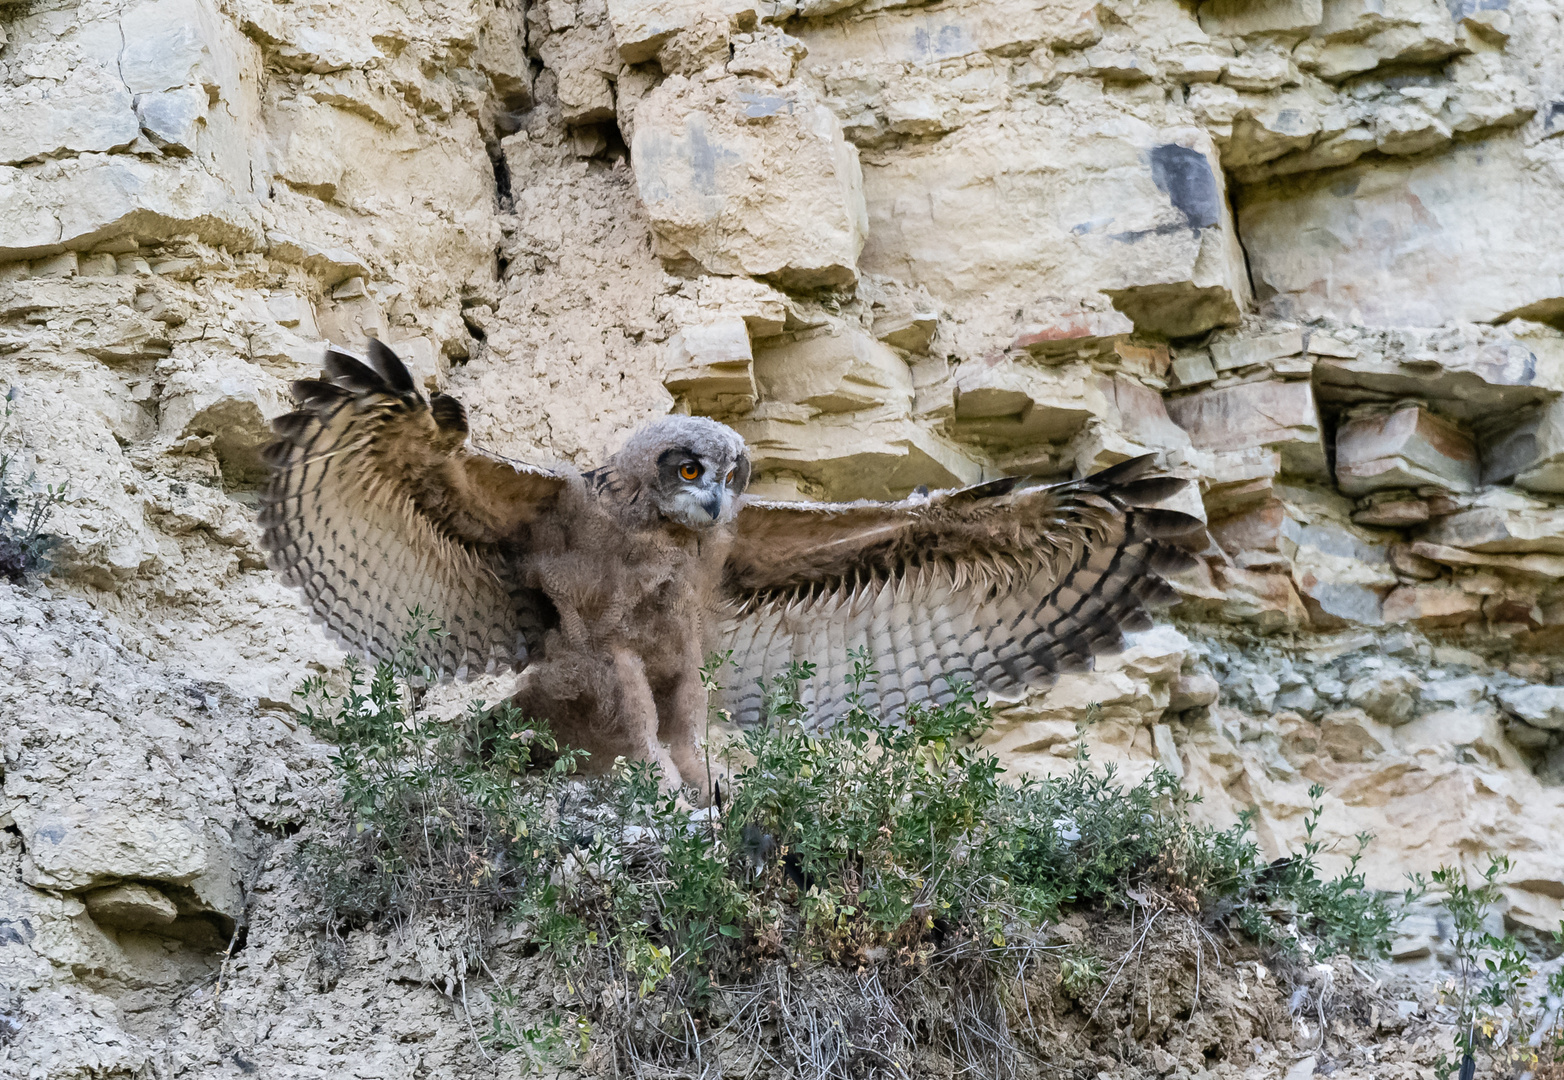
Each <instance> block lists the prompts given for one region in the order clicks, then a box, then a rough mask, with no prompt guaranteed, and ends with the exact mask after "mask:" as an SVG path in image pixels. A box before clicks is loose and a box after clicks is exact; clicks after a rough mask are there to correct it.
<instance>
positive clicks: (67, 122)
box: [0, 62, 140, 165]
mask: <svg viewBox="0 0 1564 1080" xmlns="http://www.w3.org/2000/svg"><path fill="white" fill-rule="evenodd" d="M0 109H3V110H4V111H5V115H6V123H5V124H4V126H3V128H0V164H3V165H18V164H21V163H22V162H26V161H36V160H39V159H42V158H47V157H59V156H63V155H67V154H85V153H94V152H98V153H110V152H113V151H116V150H123V149H125V148H126V147H128V146H130V144H131V143H133V142H135V141H136V137H137V136H138V135H139V134H140V125H138V124H137V122H136V114H135V112H134V110H133V109H132V107H131V96H130V93H129V92H128V91H127V90H126V88H125V83H124V82H123V81H121V80H120V78H119V76H118V74H117V73H115V72H113V71H111V70H108V69H107V68H105V67H103V66H101V65H98V64H94V63H90V62H89V63H83V64H80V65H78V66H77V67H75V68H72V69H71V71H70V72H69V74H67V75H66V76H65V78H64V79H63V80H62V81H60V82H54V81H53V80H44V79H33V80H29V81H27V82H23V83H22V84H21V85H20V86H10V87H5V88H3V89H0Z"/></svg>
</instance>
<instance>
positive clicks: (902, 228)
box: [863, 112, 1246, 339]
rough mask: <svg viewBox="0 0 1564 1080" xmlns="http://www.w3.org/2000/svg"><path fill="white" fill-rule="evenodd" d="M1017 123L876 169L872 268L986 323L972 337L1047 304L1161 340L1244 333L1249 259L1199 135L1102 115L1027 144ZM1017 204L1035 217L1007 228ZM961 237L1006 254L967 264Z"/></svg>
mask: <svg viewBox="0 0 1564 1080" xmlns="http://www.w3.org/2000/svg"><path fill="white" fill-rule="evenodd" d="M1037 122H1046V117H1045V116H1038V117H1037ZM1014 123H1016V121H1015V120H1010V119H1007V118H1004V117H1002V115H1001V114H998V113H995V112H989V113H985V114H983V115H981V116H978V117H975V118H973V119H971V120H969V121H968V122H967V123H965V124H964V125H963V126H962V127H961V128H960V129H959V130H957V131H954V132H952V133H951V134H949V135H946V136H945V137H944V138H942V139H939V140H937V141H933V142H925V143H918V144H916V145H913V146H908V147H906V148H904V149H903V150H902V152H900V153H898V154H896V155H886V156H884V157H881V158H878V159H876V160H871V161H868V162H867V163H866V166H865V172H864V185H865V187H864V190H865V196H866V199H867V204H868V210H869V219H870V223H871V228H870V232H869V240H868V243H867V244H866V246H865V248H864V255H863V266H864V268H865V269H866V270H869V271H872V272H875V273H885V274H888V275H891V276H896V277H899V278H901V279H902V280H907V281H909V282H910V283H911V284H915V285H922V286H924V287H926V288H927V289H928V290H929V292H930V294H931V295H933V296H934V297H935V298H936V299H937V300H938V301H939V302H940V303H942V304H953V303H959V304H962V305H963V306H965V307H966V308H967V309H968V310H969V311H977V312H982V313H984V316H985V323H984V324H981V325H978V326H974V327H973V328H972V329H971V330H969V331H968V332H969V333H981V334H984V335H985V337H986V338H988V339H995V338H997V337H998V336H999V335H1000V333H1001V330H1000V327H1001V326H1002V325H1005V323H1007V322H1008V321H1009V320H1008V318H1007V317H1008V316H1010V315H1011V313H1013V312H1014V311H1015V310H1017V309H1021V310H1025V309H1027V308H1033V309H1035V306H1036V304H1037V301H1036V296H1037V294H1038V292H1039V290H1040V289H1046V290H1047V291H1049V292H1051V293H1053V294H1055V295H1059V296H1061V297H1062V298H1064V300H1065V301H1066V302H1070V306H1071V307H1074V308H1076V310H1080V308H1082V307H1085V308H1087V309H1088V310H1089V309H1090V308H1091V307H1092V306H1093V305H1094V304H1097V303H1100V295H1099V294H1105V295H1106V296H1108V297H1109V298H1110V299H1111V300H1112V302H1113V304H1114V306H1115V307H1116V308H1117V309H1118V310H1119V311H1121V312H1123V313H1124V314H1125V315H1127V316H1128V317H1129V319H1130V320H1131V321H1132V322H1133V324H1134V326H1135V327H1136V328H1138V329H1141V330H1146V331H1150V332H1153V333H1161V334H1168V335H1173V336H1181V335H1187V334H1196V333H1200V332H1202V331H1204V330H1207V329H1210V328H1212V327H1214V326H1222V325H1229V324H1231V323H1235V322H1236V321H1237V316H1238V310H1239V306H1240V305H1241V304H1242V303H1243V299H1244V296H1245V289H1246V286H1245V284H1244V280H1243V275H1242V274H1241V273H1240V272H1239V271H1238V269H1237V267H1238V265H1239V261H1240V259H1241V256H1240V255H1239V254H1238V252H1237V249H1236V246H1235V243H1234V240H1235V238H1234V236H1233V234H1232V232H1231V229H1230V227H1229V225H1228V223H1227V222H1228V219H1227V211H1226V203H1225V196H1224V193H1223V186H1222V180H1221V177H1220V171H1219V170H1216V169H1215V168H1214V167H1213V166H1212V164H1211V160H1210V158H1211V151H1210V149H1209V143H1208V141H1207V140H1206V138H1205V137H1204V135H1203V134H1202V133H1199V132H1196V131H1194V130H1191V129H1179V128H1170V129H1159V128H1157V127H1154V126H1152V125H1149V124H1143V123H1140V122H1131V121H1129V120H1128V119H1127V118H1121V119H1116V120H1110V119H1109V118H1108V117H1106V116H1104V117H1103V118H1102V121H1101V123H1098V124H1093V125H1091V126H1090V127H1086V128H1084V129H1080V130H1079V131H1072V132H1071V133H1070V135H1068V136H1066V137H1063V138H1060V137H1054V138H1050V139H1038V140H1030V139H1028V140H1025V141H1023V142H1020V143H1018V142H1017V141H1016V139H1015V138H1014V137H1013V136H1012V135H1011V131H1012V125H1013V124H1014ZM1023 193H1024V194H1023ZM1017 199H1021V200H1023V204H1024V205H1026V206H1028V207H1033V208H1035V209H1032V210H1029V211H1028V212H1027V213H1025V214H1011V213H1007V212H1006V209H1005V208H1006V207H1009V206H1013V205H1016V200H1017ZM1110 206H1111V207H1112V208H1113V209H1112V211H1111V212H1106V211H1105V210H1104V207H1110ZM953 235H961V236H966V237H969V238H971V239H970V240H969V242H968V243H969V244H970V245H972V247H971V248H970V250H981V251H985V252H991V253H993V254H990V255H987V256H985V257H983V258H981V259H971V258H969V257H966V256H965V255H963V250H969V249H966V248H964V247H962V246H952V245H950V244H948V243H947V242H946V241H947V238H948V237H950V236H953ZM1047 314H1048V316H1049V318H1048V321H1049V322H1052V321H1054V320H1056V319H1059V318H1060V317H1061V316H1062V315H1063V313H1062V312H1049V313H1047Z"/></svg>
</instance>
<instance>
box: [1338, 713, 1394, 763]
mask: <svg viewBox="0 0 1564 1080" xmlns="http://www.w3.org/2000/svg"><path fill="white" fill-rule="evenodd" d="M1395 745H1396V743H1395V736H1394V735H1393V734H1392V733H1391V729H1390V728H1388V727H1386V726H1385V725H1384V724H1380V723H1376V722H1375V721H1373V720H1370V719H1369V718H1368V715H1367V714H1366V713H1364V712H1363V710H1361V709H1345V710H1342V711H1339V712H1328V713H1326V714H1325V715H1324V716H1323V717H1321V718H1320V749H1321V750H1323V751H1325V753H1327V754H1329V755H1330V756H1331V757H1332V758H1334V759H1335V760H1337V761H1343V762H1362V761H1370V760H1372V759H1374V758H1376V757H1379V756H1380V755H1381V754H1383V753H1385V752H1386V751H1387V750H1390V749H1392V748H1393V747H1394V746H1395Z"/></svg>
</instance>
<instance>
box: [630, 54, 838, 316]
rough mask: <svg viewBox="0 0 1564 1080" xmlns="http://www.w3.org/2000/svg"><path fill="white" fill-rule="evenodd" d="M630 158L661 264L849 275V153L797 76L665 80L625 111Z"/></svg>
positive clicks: (801, 284)
mask: <svg viewBox="0 0 1564 1080" xmlns="http://www.w3.org/2000/svg"><path fill="white" fill-rule="evenodd" d="M632 160H633V161H634V163H635V166H634V167H635V176H636V183H637V185H638V188H639V190H640V195H641V201H642V202H643V203H644V204H645V206H646V212H647V215H648V216H649V217H650V218H651V223H652V229H653V232H654V233H655V234H656V237H657V241H658V254H659V255H661V256H662V258H663V259H664V260H665V261H667V262H669V263H672V264H675V265H678V264H681V263H683V264H688V263H691V262H693V263H695V264H698V265H699V266H700V267H701V268H703V269H704V270H706V271H708V272H710V273H716V274H745V275H749V276H751V277H762V278H767V279H769V280H771V281H774V282H776V283H777V284H779V285H782V286H784V287H787V288H793V289H819V288H848V287H851V286H852V285H853V284H855V283H856V282H857V280H858V253H859V251H860V249H861V248H862V247H863V242H864V236H865V234H866V232H867V230H868V219H867V217H866V216H865V212H864V201H863V179H862V174H861V173H860V170H859V167H858V151H857V150H856V149H855V148H854V147H853V146H851V145H850V144H849V143H847V142H846V141H845V140H844V139H843V138H842V126H841V124H840V123H838V121H837V119H836V116H835V115H834V114H833V113H832V112H831V111H830V110H829V109H827V108H826V107H825V106H824V105H823V104H821V103H820V102H819V100H817V99H816V97H815V95H814V92H813V91H812V90H810V89H809V88H808V87H806V86H805V85H803V84H802V83H799V82H794V83H790V84H788V85H787V86H785V87H781V88H778V87H775V86H771V85H768V84H765V83H758V82H753V81H750V80H744V79H739V78H726V79H721V80H718V81H717V82H713V83H708V82H693V81H691V80H689V79H686V78H683V77H680V76H675V77H673V78H670V79H668V80H666V81H665V82H663V83H662V84H661V85H660V86H658V87H657V89H655V90H653V91H652V92H651V93H650V94H648V95H647V96H646V98H645V99H644V100H643V101H642V102H641V105H640V108H639V109H638V110H637V111H636V114H635V137H634V149H633V153H632Z"/></svg>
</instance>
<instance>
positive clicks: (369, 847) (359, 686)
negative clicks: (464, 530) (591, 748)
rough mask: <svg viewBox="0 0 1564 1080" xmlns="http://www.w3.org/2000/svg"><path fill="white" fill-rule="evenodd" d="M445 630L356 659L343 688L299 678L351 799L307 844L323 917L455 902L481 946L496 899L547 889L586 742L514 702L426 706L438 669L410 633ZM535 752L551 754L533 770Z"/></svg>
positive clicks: (472, 940)
mask: <svg viewBox="0 0 1564 1080" xmlns="http://www.w3.org/2000/svg"><path fill="white" fill-rule="evenodd" d="M438 633H439V631H438V630H437V629H436V628H434V627H432V626H429V625H423V626H421V627H420V628H419V629H417V630H415V631H414V632H413V633H412V634H411V635H410V636H409V641H408V648H407V650H406V651H405V653H404V655H403V657H402V658H400V659H399V660H397V661H396V662H391V663H382V664H380V665H378V666H377V667H376V669H375V671H374V672H373V674H372V675H366V673H365V671H364V669H363V667H362V665H361V664H359V662H358V661H356V660H355V659H352V658H349V660H348V661H347V662H346V664H345V666H344V671H343V679H342V685H341V686H340V688H337V689H334V688H333V686H332V684H331V683H330V682H329V681H328V680H327V679H325V678H324V677H322V676H316V677H314V678H311V679H308V680H306V681H305V682H304V684H303V685H302V686H301V687H300V688H299V690H298V691H297V696H298V697H299V699H300V711H301V713H302V715H303V718H304V722H305V724H306V725H307V726H308V727H309V728H310V730H311V731H313V732H314V733H315V734H316V735H318V736H320V737H322V738H324V739H326V740H328V741H329V742H332V743H334V744H335V746H336V750H335V752H334V753H333V755H332V758H331V762H332V765H333V767H334V769H335V770H336V772H337V775H338V777H339V779H340V781H341V788H342V798H343V803H344V806H345V809H346V811H347V815H346V820H345V821H343V822H341V823H340V824H339V825H338V827H336V828H335V829H334V830H333V831H332V832H331V833H330V834H329V835H328V836H326V837H324V838H317V839H312V840H309V841H307V842H305V843H304V844H302V845H301V846H300V849H299V857H300V860H301V869H302V872H303V875H304V878H305V880H306V882H307V883H308V884H309V885H310V886H311V887H312V889H313V891H314V892H315V893H316V894H317V895H318V897H319V898H320V900H321V901H322V906H323V910H324V911H325V912H326V913H327V919H326V923H327V925H326V926H325V927H324V929H327V930H329V931H331V932H336V931H340V930H341V929H345V928H352V927H357V926H363V925H366V924H369V923H374V922H380V921H385V920H392V921H411V920H412V919H415V918H416V917H418V916H420V915H423V914H430V913H432V914H440V915H455V916H459V917H460V919H461V920H462V921H463V923H464V924H465V925H466V926H467V927H468V934H467V941H466V948H467V949H468V951H469V952H470V954H471V956H473V957H476V956H477V955H478V954H479V953H480V952H481V950H482V948H483V947H484V941H485V938H486V936H487V934H488V933H489V931H490V929H491V927H492V925H493V922H494V913H495V912H496V910H503V909H504V908H505V907H507V906H511V905H515V904H517V903H520V902H521V901H522V900H523V898H525V897H528V896H531V895H533V894H534V893H537V892H539V891H541V890H542V889H544V888H546V884H547V881H548V878H549V875H550V873H551V872H552V871H553V869H554V867H555V866H556V865H557V863H558V859H559V847H560V843H561V838H560V832H559V818H558V812H557V794H558V790H559V787H560V784H561V782H562V781H563V779H564V777H565V776H566V775H567V774H568V773H570V772H571V771H572V770H573V768H574V766H575V762H576V760H577V758H578V756H579V755H578V754H576V753H575V752H570V751H567V752H563V753H561V752H559V750H558V748H557V747H556V746H555V743H554V740H553V738H552V736H550V734H549V733H548V730H547V728H546V727H543V726H542V725H538V724H533V723H530V722H527V721H525V720H524V719H523V717H522V716H521V715H520V713H518V712H517V711H516V710H515V709H512V708H510V707H509V706H506V705H502V706H500V707H498V708H494V709H489V708H485V707H484V704H483V703H482V702H474V703H473V704H472V706H471V708H470V709H469V710H468V712H467V714H466V715H465V716H464V717H462V718H460V719H459V720H457V721H455V722H451V721H446V720H442V719H438V718H435V717H432V716H428V715H423V714H420V713H419V712H418V710H417V705H418V703H419V702H420V700H421V697H422V693H423V689H422V688H423V687H426V686H428V685H429V684H430V683H431V682H433V681H434V673H433V672H431V671H427V670H424V669H422V668H420V667H418V666H417V665H416V663H415V662H414V661H413V660H412V659H411V658H412V657H413V656H414V655H415V651H414V649H413V647H412V646H413V645H415V644H416V641H417V639H418V636H419V635H422V634H430V635H434V634H438ZM534 755H539V756H540V757H542V758H544V759H545V760H549V761H550V762H551V764H550V765H549V767H548V768H546V769H543V770H532V772H531V773H530V775H529V769H531V767H532V765H533V757H534Z"/></svg>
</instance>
